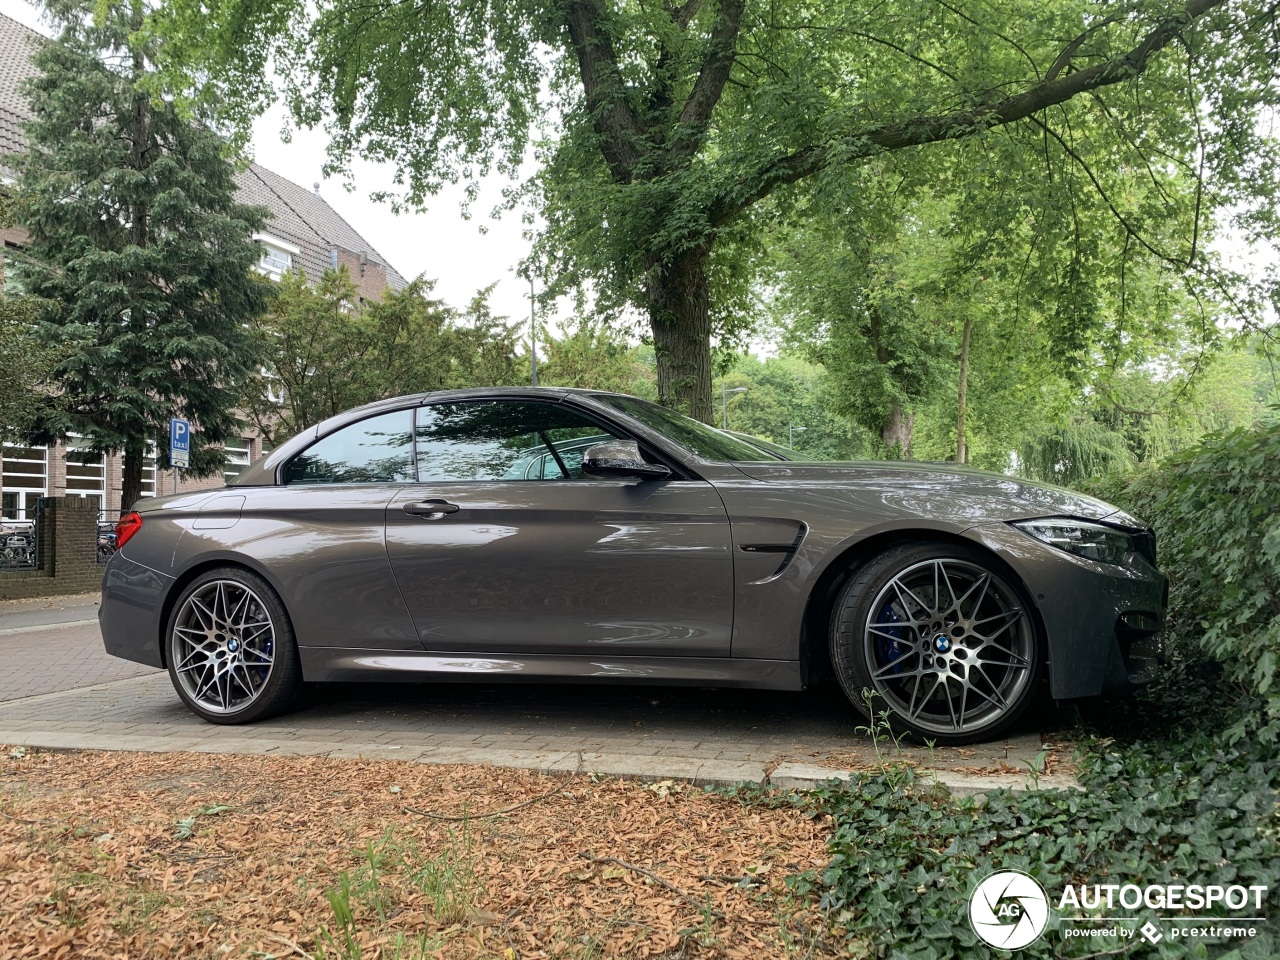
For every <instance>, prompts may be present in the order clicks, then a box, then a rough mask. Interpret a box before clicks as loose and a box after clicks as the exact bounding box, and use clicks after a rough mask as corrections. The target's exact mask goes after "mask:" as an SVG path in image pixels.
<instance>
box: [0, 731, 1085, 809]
mask: <svg viewBox="0 0 1280 960" xmlns="http://www.w3.org/2000/svg"><path fill="white" fill-rule="evenodd" d="M0 744H8V745H10V746H25V747H34V748H39V749H43V750H57V751H71V750H128V751H136V752H140V753H177V752H191V753H217V754H244V755H249V756H277V757H281V756H284V757H333V758H341V759H378V760H408V761H411V762H414V763H426V764H441V765H443V764H464V763H477V764H488V765H491V766H495V767H515V768H519V769H525V770H536V771H538V772H540V773H548V774H574V773H578V772H583V773H591V774H596V775H599V776H606V777H618V778H620V779H625V780H644V781H654V780H685V781H688V782H690V783H692V784H693V785H694V786H699V787H733V786H736V785H738V784H741V783H759V784H761V785H763V786H764V787H765V788H767V789H772V790H780V791H792V790H801V791H803V790H812V789H815V788H816V787H818V786H819V785H820V784H823V783H828V782H830V781H832V780H842V781H846V782H847V781H849V780H850V779H852V777H853V776H854V774H853V773H852V772H851V771H848V770H835V769H832V768H829V767H819V766H815V765H812V764H804V763H780V764H778V765H777V767H776V768H774V769H773V770H772V771H771V772H769V773H766V765H765V764H764V763H760V762H756V761H735V760H699V759H695V758H684V757H654V756H641V755H636V754H626V753H612V752H610V753H598V752H591V751H581V750H579V751H570V752H559V751H551V752H537V751H521V750H508V749H500V748H493V747H488V748H483V747H482V748H470V749H457V748H447V747H434V748H432V747H427V748H424V747H421V746H405V745H398V744H386V743H365V744H352V743H341V744H336V745H333V744H330V743H326V742H325V741H322V740H315V741H308V740H291V741H271V740H265V739H245V738H235V737H227V738H219V739H216V740H214V739H208V738H205V737H192V736H181V735H165V736H137V735H104V734H93V733H73V732H54V731H50V732H46V733H37V732H30V731H25V732H17V731H9V730H0ZM916 776H917V777H918V778H919V779H921V780H926V781H927V780H929V779H932V780H933V781H934V782H935V783H939V784H942V785H943V786H945V787H946V788H947V789H948V790H949V791H950V792H951V793H952V794H953V795H955V796H978V797H981V796H982V795H983V794H985V793H987V792H989V791H991V790H1001V789H1003V790H1012V791H1014V792H1022V791H1026V790H1032V789H1040V790H1079V789H1081V787H1080V785H1079V783H1077V782H1076V780H1075V778H1074V777H1069V776H1063V775H1060V774H1055V775H1049V776H1045V775H1041V776H1040V777H1039V778H1036V777H1034V776H1032V775H1031V774H1029V773H1028V774H1009V773H1002V774H991V775H979V774H973V773H965V772H963V771H959V770H934V769H921V770H917V771H916Z"/></svg>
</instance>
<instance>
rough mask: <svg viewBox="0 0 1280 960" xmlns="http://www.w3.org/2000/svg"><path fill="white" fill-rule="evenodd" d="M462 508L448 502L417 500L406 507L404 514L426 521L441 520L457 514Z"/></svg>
mask: <svg viewBox="0 0 1280 960" xmlns="http://www.w3.org/2000/svg"><path fill="white" fill-rule="evenodd" d="M460 509H462V508H461V507H459V506H458V505H457V504H456V503H450V502H449V501H448V500H417V501H414V502H412V503H406V504H405V505H404V512H405V513H407V514H410V515H411V516H415V517H422V518H423V519H424V520H439V519H440V518H441V517H443V516H445V515H446V514H450V513H457V512H458V511H459V510H460Z"/></svg>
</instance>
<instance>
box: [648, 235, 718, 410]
mask: <svg viewBox="0 0 1280 960" xmlns="http://www.w3.org/2000/svg"><path fill="white" fill-rule="evenodd" d="M647 266H649V277H650V280H649V289H648V296H649V324H650V327H651V328H652V330H653V347H654V352H655V354H656V355H657V360H658V399H659V401H661V402H662V403H663V404H664V405H666V406H668V407H672V408H674V409H676V410H679V411H680V412H681V413H684V414H688V415H689V416H691V417H695V418H697V419H698V420H701V421H703V422H704V423H712V422H713V418H714V413H713V411H712V407H711V315H710V313H709V311H708V299H707V250H706V249H705V248H703V249H699V250H696V251H694V252H692V253H690V254H686V255H685V256H683V257H681V258H680V259H678V260H676V261H675V262H673V263H663V264H653V263H650V264H648V265H647Z"/></svg>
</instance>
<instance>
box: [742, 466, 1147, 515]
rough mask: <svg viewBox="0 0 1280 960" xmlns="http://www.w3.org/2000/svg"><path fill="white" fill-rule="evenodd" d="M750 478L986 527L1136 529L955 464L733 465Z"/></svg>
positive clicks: (1091, 506)
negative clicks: (1054, 521)
mask: <svg viewBox="0 0 1280 960" xmlns="http://www.w3.org/2000/svg"><path fill="white" fill-rule="evenodd" d="M735 466H737V468H738V469H739V470H741V471H742V472H743V473H745V474H746V475H747V476H749V477H751V478H753V479H755V480H764V481H766V482H769V483H778V484H785V485H788V486H793V487H802V488H817V489H823V490H825V491H831V490H832V488H835V489H838V490H841V491H842V492H847V493H848V494H849V495H851V496H854V497H857V498H858V499H876V500H879V501H880V502H881V503H883V504H884V505H885V506H886V507H891V508H897V509H898V510H901V511H903V512H906V513H911V514H915V515H920V516H933V517H938V518H942V517H946V518H948V519H951V520H955V521H960V522H963V521H969V522H971V523H975V524H976V523H985V522H990V521H998V520H1022V519H1027V518H1030V517H1046V516H1071V517H1080V518H1082V519H1088V520H1102V519H1104V518H1108V517H1109V518H1111V519H1112V520H1113V521H1115V522H1119V523H1123V524H1126V525H1133V526H1140V524H1139V523H1138V521H1136V520H1134V519H1133V518H1132V517H1129V516H1127V515H1126V514H1123V513H1121V512H1120V510H1119V509H1118V508H1117V507H1113V506H1112V505H1111V504H1109V503H1104V502H1103V501H1101V500H1098V499H1097V498H1096V497H1090V496H1086V495H1085V494H1083V493H1076V492H1074V491H1072V490H1066V489H1064V488H1062V487H1055V486H1052V485H1051V484H1047V483H1033V482H1031V481H1028V480H1021V479H1018V478H1016V477H1007V476H1004V475H1003V474H999V473H990V472H988V471H986V470H975V469H973V468H971V467H965V466H961V465H959V464H954V463H921V462H917V461H910V462H904V461H854V462H848V463H825V462H823V463H817V462H815V463H806V462H804V461H787V462H782V463H738V464H735Z"/></svg>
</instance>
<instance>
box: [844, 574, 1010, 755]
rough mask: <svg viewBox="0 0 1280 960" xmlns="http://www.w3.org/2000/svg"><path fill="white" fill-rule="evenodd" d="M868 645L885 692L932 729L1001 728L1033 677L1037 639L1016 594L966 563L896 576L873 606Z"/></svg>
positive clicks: (902, 711)
mask: <svg viewBox="0 0 1280 960" xmlns="http://www.w3.org/2000/svg"><path fill="white" fill-rule="evenodd" d="M863 642H864V645H865V646H864V648H865V652H866V662H867V665H868V667H869V668H870V675H871V682H872V683H873V684H874V685H875V691H876V693H877V694H879V695H880V696H881V697H882V698H883V699H884V700H885V701H886V702H887V703H888V705H889V706H890V707H892V709H893V710H894V712H896V713H898V714H899V715H900V716H902V717H903V718H904V719H906V720H907V721H909V722H910V723H912V724H913V725H915V726H916V727H919V728H920V729H921V730H924V731H926V732H931V733H939V734H954V733H968V732H971V731H974V730H978V729H981V728H983V727H987V726H990V725H992V724H994V723H996V722H998V721H999V720H1000V718H1002V717H1003V716H1005V715H1006V714H1007V713H1008V712H1009V710H1010V709H1011V707H1013V706H1015V705H1016V704H1018V703H1019V702H1020V700H1021V695H1022V693H1023V692H1024V691H1025V689H1026V687H1027V685H1028V684H1029V683H1030V682H1031V680H1032V677H1033V673H1034V670H1033V668H1034V663H1035V646H1034V645H1035V635H1034V631H1033V630H1032V629H1031V623H1030V620H1029V619H1028V617H1027V614H1026V611H1025V610H1023V609H1022V606H1021V604H1020V603H1019V602H1018V598H1017V594H1015V593H1014V591H1013V590H1012V589H1011V588H1010V587H1009V586H1008V584H1006V583H1005V582H1004V581H1003V580H1001V579H1000V578H999V577H997V576H996V575H995V574H993V573H992V572H991V571H990V570H987V569H985V568H984V567H982V566H979V565H978V564H975V563H971V562H969V561H966V560H958V559H933V560H925V561H922V562H920V563H916V564H913V565H912V566H910V567H907V568H906V569H905V570H903V571H902V572H901V573H899V574H897V575H896V576H895V577H894V578H893V579H892V580H890V581H889V582H888V584H886V585H885V587H884V588H883V589H882V590H881V591H880V593H879V594H878V595H877V596H876V598H875V600H874V601H873V602H872V604H871V613H870V614H869V615H868V617H867V622H866V624H865V627H864V629H863Z"/></svg>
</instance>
